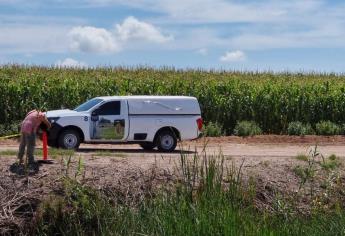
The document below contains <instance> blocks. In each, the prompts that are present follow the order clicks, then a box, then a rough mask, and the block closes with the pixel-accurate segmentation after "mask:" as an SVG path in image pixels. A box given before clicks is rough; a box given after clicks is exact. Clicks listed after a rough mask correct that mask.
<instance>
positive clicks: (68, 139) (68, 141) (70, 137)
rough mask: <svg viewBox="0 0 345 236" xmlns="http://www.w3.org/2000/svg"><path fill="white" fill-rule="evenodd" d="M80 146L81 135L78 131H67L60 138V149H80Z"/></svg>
mask: <svg viewBox="0 0 345 236" xmlns="http://www.w3.org/2000/svg"><path fill="white" fill-rule="evenodd" d="M79 145H80V135H79V133H78V132H77V131H76V130H73V129H67V130H64V131H62V133H61V134H60V136H59V147H61V148H64V149H78V147H79Z"/></svg>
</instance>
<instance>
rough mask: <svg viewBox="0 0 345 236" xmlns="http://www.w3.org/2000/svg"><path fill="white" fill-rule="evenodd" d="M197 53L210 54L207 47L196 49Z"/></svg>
mask: <svg viewBox="0 0 345 236" xmlns="http://www.w3.org/2000/svg"><path fill="white" fill-rule="evenodd" d="M196 53H197V54H200V55H202V56H206V55H207V54H208V50H207V48H200V49H198V50H197V51H196Z"/></svg>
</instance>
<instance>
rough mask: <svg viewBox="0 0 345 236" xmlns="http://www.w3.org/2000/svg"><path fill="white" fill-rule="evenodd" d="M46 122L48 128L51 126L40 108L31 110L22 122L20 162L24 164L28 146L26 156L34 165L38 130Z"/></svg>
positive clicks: (29, 162)
mask: <svg viewBox="0 0 345 236" xmlns="http://www.w3.org/2000/svg"><path fill="white" fill-rule="evenodd" d="M42 122H43V123H44V124H45V125H46V126H47V127H48V128H50V127H51V124H50V122H49V121H48V120H47V117H46V116H45V114H44V113H43V112H41V111H39V110H32V111H30V112H29V113H28V114H27V115H26V117H25V119H24V120H23V122H22V124H21V129H20V134H21V136H20V145H19V152H18V159H19V164H23V163H24V160H23V156H24V152H25V147H26V157H27V158H28V159H27V160H28V164H29V165H30V164H31V165H32V164H34V162H35V159H34V151H35V145H36V132H37V129H38V127H39V126H40V124H41V123H42Z"/></svg>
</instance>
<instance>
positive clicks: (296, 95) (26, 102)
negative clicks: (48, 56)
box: [0, 66, 345, 134]
mask: <svg viewBox="0 0 345 236" xmlns="http://www.w3.org/2000/svg"><path fill="white" fill-rule="evenodd" d="M344 91H345V77H344V76H343V75H335V74H300V73H280V74H274V73H268V72H267V73H256V72H236V71H233V72H231V71H230V72H226V71H202V70H175V69H173V68H162V69H152V68H121V67H118V68H93V69H68V68H44V67H25V66H3V67H0V110H1V111H2V112H1V113H0V124H7V125H8V124H10V123H11V122H13V121H16V120H21V119H22V118H23V116H24V115H25V113H26V112H27V111H29V110H30V109H32V108H33V107H46V108H47V109H60V108H61V107H65V108H66V107H68V108H74V107H76V106H77V105H78V104H80V103H82V102H84V101H85V100H87V99H89V98H92V97H95V96H100V95H102V96H104V95H132V94H133V95H135V94H148V95H191V96H195V97H197V98H198V100H199V102H200V104H201V109H202V114H203V117H204V119H205V121H206V123H208V122H213V123H218V124H219V125H220V126H221V127H223V128H224V131H225V132H226V134H230V133H232V131H233V129H234V127H235V125H236V123H237V122H238V121H243V120H250V121H255V122H256V123H257V124H258V125H259V127H260V128H261V129H262V130H263V132H265V133H278V134H279V133H284V132H286V130H287V128H288V124H289V122H292V121H300V122H303V123H309V124H311V125H312V126H313V127H314V125H315V124H316V123H317V122H319V121H322V120H329V121H332V122H334V123H338V124H342V123H345V92H344Z"/></svg>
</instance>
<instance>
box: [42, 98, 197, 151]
mask: <svg viewBox="0 0 345 236" xmlns="http://www.w3.org/2000/svg"><path fill="white" fill-rule="evenodd" d="M46 115H47V118H48V120H49V121H50V122H51V123H52V128H51V129H50V130H49V131H48V144H49V145H50V146H53V147H61V148H66V149H77V148H78V147H79V145H80V143H137V144H140V145H141V147H142V148H144V149H146V150H150V149H154V148H155V147H157V148H158V150H160V151H164V152H171V151H173V150H174V149H175V148H176V144H177V141H178V140H191V139H196V138H198V137H199V136H200V135H201V129H202V125H203V121H202V118H201V112H200V106H199V103H198V100H197V99H196V98H194V97H187V96H108V97H96V98H93V99H91V100H89V101H87V102H85V103H83V104H82V105H80V106H78V107H77V108H76V109H74V110H68V109H65V110H54V111H48V112H47V113H46Z"/></svg>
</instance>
